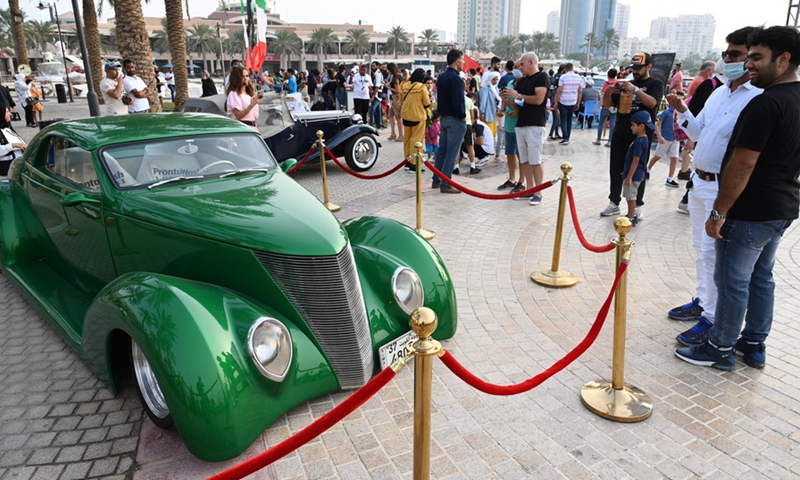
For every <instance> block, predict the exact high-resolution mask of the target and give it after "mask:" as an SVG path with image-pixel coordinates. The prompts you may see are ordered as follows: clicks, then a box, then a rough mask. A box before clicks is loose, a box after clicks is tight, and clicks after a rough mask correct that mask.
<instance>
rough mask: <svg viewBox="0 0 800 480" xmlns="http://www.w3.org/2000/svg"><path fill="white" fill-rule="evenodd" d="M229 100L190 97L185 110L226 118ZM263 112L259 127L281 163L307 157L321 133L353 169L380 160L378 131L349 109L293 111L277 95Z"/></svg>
mask: <svg viewBox="0 0 800 480" xmlns="http://www.w3.org/2000/svg"><path fill="white" fill-rule="evenodd" d="M225 98H226V96H225V95H222V94H220V95H213V96H210V97H203V98H190V99H189V100H187V101H186V103H185V104H184V106H183V111H184V112H207V113H215V114H218V115H225V112H226V110H225ZM259 110H260V112H259V118H258V122H257V124H256V127H257V128H258V131H259V132H261V135H262V136H263V137H264V141H266V142H267V145H268V146H269V148H270V150H272V153H273V154H274V155H275V157H276V158H277V159H278V161H279V162H283V161H284V160H287V159H290V158H294V159H297V160H300V159H302V158H303V157H305V156H306V153H308V150H309V149H310V148H311V146H312V145H313V144H314V142H315V141H316V140H317V131H318V130H322V133H323V135H324V137H323V138H324V139H325V145H327V146H328V148H329V149H330V151H331V152H332V153H333V154H334V155H336V156H337V157H344V159H345V161H346V162H347V166H348V167H350V168H351V169H353V170H355V171H357V172H363V171H366V170H369V169H370V168H372V166H373V165H375V162H377V161H378V150H379V148H380V146H381V145H380V143H378V139H377V136H378V131H377V130H375V129H374V128H372V127H371V126H369V125H365V124H363V123H361V122H362V120H363V119H362V118H361V116H360V115H354V114H351V113H350V112H347V111H345V110H331V111H314V112H308V111H301V110H300V109H299V108H290V107H289V105H288V104H287V102H286V100H285V99H284V97H283V96H281V95H280V94H278V93H274V92H267V93H265V94H264V99H263V100H262V101H261V103H260V104H259ZM309 161H319V152H314V153H313V154H312V155H311V156H310V157H309Z"/></svg>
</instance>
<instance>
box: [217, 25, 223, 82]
mask: <svg viewBox="0 0 800 480" xmlns="http://www.w3.org/2000/svg"><path fill="white" fill-rule="evenodd" d="M216 27H217V41H219V55H220V60H221V62H222V65H220V67H221V70H222V75H223V76H225V51H223V50H222V35H220V33H219V28H220V24H219V22H217V25H216Z"/></svg>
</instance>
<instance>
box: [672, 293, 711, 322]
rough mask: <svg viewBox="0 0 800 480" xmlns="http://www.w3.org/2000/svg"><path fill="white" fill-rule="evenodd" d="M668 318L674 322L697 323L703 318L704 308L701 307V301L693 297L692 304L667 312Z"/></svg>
mask: <svg viewBox="0 0 800 480" xmlns="http://www.w3.org/2000/svg"><path fill="white" fill-rule="evenodd" d="M667 316H669V318H671V319H673V320H680V321H686V322H696V321H698V320H700V317H702V316H703V307H701V306H700V299H699V298H694V297H693V298H692V301H691V302H689V303H687V304H685V305H681V306H680V307H675V308H673V309H672V310H670V311H669V312H667Z"/></svg>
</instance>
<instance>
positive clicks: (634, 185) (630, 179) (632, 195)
mask: <svg viewBox="0 0 800 480" xmlns="http://www.w3.org/2000/svg"><path fill="white" fill-rule="evenodd" d="M648 128H649V129H651V130H652V129H654V128H655V125H653V122H652V121H650V112H647V111H645V110H639V111H638V112H636V113H634V114H633V115H632V116H631V132H633V134H634V138H633V142H631V145H630V146H629V147H628V151H627V153H626V154H625V168H623V170H622V179H623V180H622V197H623V198H624V199H625V200H626V201H627V202H628V219H629V220H630V221H631V224H632V225H633V226H634V227H635V226H636V223H637V220H638V219H637V217H636V197H637V195H638V194H639V185H641V184H642V182H643V181H644V177H645V175H646V174H647V157H648V156H649V155H650V141H649V140H648V138H647V129H648Z"/></svg>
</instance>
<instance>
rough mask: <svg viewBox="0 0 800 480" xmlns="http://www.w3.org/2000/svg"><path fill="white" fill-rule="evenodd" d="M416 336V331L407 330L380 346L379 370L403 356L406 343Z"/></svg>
mask: <svg viewBox="0 0 800 480" xmlns="http://www.w3.org/2000/svg"><path fill="white" fill-rule="evenodd" d="M418 338H419V337H418V336H417V334H416V333H414V332H413V331H409V332H406V333H405V334H403V335H401V336H399V337H397V338H395V339H394V340H392V341H391V342H389V343H387V344H386V345H384V346H382V347H381V348H380V349H379V350H378V353H379V354H380V357H381V370H383V369H384V368H386V367H388V366H389V365H391V364H392V363H393V362H394V361H395V360H397V359H398V358H403V357H405V356H406V353H407V349H406V345H408V343H409V342H412V341H415V340H417V339H418Z"/></svg>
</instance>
